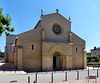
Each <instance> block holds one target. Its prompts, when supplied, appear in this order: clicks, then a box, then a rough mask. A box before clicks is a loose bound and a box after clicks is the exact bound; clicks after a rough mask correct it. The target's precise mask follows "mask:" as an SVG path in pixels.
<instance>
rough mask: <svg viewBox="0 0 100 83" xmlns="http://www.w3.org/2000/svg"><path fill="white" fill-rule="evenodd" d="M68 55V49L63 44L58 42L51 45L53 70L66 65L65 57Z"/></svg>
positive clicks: (50, 54)
mask: <svg viewBox="0 0 100 83" xmlns="http://www.w3.org/2000/svg"><path fill="white" fill-rule="evenodd" d="M66 55H67V51H66V49H65V47H64V46H63V45H59V44H56V45H54V46H52V47H51V49H50V51H49V56H50V57H51V67H52V70H53V69H56V70H60V69H61V68H63V67H64V65H63V63H65V62H64V60H63V58H64V57H65V56H66Z"/></svg>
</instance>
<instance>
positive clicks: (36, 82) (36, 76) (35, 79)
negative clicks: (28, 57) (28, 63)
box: [35, 73, 37, 83]
mask: <svg viewBox="0 0 100 83" xmlns="http://www.w3.org/2000/svg"><path fill="white" fill-rule="evenodd" d="M35 83H37V73H36V77H35Z"/></svg>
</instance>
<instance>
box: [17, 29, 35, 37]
mask: <svg viewBox="0 0 100 83" xmlns="http://www.w3.org/2000/svg"><path fill="white" fill-rule="evenodd" d="M32 30H34V29H32ZM32 30H29V31H26V32H23V33H20V34H17V36H19V35H22V34H24V33H27V32H30V31H32Z"/></svg>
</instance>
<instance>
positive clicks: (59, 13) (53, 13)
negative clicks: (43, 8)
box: [43, 13, 72, 23]
mask: <svg viewBox="0 0 100 83" xmlns="http://www.w3.org/2000/svg"><path fill="white" fill-rule="evenodd" d="M53 14H59V15H60V16H62V17H63V18H64V19H65V20H67V21H68V22H70V21H69V20H68V19H67V18H65V17H64V16H63V15H61V14H60V13H51V14H46V15H43V16H49V15H53ZM70 23H72V22H70Z"/></svg>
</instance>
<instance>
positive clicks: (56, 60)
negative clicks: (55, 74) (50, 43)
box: [53, 52, 61, 70]
mask: <svg viewBox="0 0 100 83" xmlns="http://www.w3.org/2000/svg"><path fill="white" fill-rule="evenodd" d="M60 57H61V56H60V53H58V52H55V53H54V55H53V69H56V70H60V68H61V67H60V65H61V64H60V62H61V61H60Z"/></svg>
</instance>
